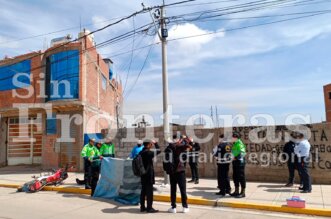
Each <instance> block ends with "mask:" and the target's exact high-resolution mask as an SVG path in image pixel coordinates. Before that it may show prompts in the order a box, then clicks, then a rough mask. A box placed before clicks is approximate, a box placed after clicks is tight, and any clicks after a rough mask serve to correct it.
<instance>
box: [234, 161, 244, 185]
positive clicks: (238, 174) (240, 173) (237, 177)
mask: <svg viewBox="0 0 331 219" xmlns="http://www.w3.org/2000/svg"><path fill="white" fill-rule="evenodd" d="M232 168H233V182H234V186H235V187H236V188H238V187H239V185H240V186H241V188H242V189H245V188H246V176H245V163H244V162H243V163H242V162H240V161H239V160H234V161H233V162H232Z"/></svg>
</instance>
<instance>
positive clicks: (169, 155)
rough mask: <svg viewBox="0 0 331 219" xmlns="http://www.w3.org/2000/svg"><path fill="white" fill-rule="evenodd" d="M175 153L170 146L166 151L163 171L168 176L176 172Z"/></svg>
mask: <svg viewBox="0 0 331 219" xmlns="http://www.w3.org/2000/svg"><path fill="white" fill-rule="evenodd" d="M174 156H175V153H174V148H173V146H170V145H169V146H168V147H166V149H165V150H164V161H163V170H164V171H165V172H166V173H167V174H173V173H175V172H176V165H175V157H174Z"/></svg>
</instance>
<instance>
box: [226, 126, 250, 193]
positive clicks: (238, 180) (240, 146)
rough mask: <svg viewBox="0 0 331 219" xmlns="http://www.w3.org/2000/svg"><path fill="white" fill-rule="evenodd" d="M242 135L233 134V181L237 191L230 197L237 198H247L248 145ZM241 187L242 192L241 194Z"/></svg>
mask: <svg viewBox="0 0 331 219" xmlns="http://www.w3.org/2000/svg"><path fill="white" fill-rule="evenodd" d="M240 137H241V136H240V133H238V132H233V134H232V141H233V146H232V156H233V161H232V168H233V181H234V185H235V191H234V192H233V193H231V194H230V195H231V196H233V197H236V198H244V197H246V194H245V192H246V191H245V190H246V176H245V155H246V145H245V144H244V143H243V142H242V141H241V139H240ZM239 186H241V191H240V193H239Z"/></svg>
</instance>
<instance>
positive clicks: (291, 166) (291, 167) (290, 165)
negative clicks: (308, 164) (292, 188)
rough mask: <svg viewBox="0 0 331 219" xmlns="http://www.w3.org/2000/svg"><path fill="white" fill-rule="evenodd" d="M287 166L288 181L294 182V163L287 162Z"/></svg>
mask: <svg viewBox="0 0 331 219" xmlns="http://www.w3.org/2000/svg"><path fill="white" fill-rule="evenodd" d="M287 168H288V183H292V184H293V183H294V172H295V169H296V164H295V163H292V162H288V163H287Z"/></svg>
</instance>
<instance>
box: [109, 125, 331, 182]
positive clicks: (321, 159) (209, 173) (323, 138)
mask: <svg viewBox="0 0 331 219" xmlns="http://www.w3.org/2000/svg"><path fill="white" fill-rule="evenodd" d="M253 128H256V127H240V128H236V130H237V131H239V132H240V133H241V134H242V136H243V137H242V140H243V141H244V143H245V144H246V146H247V152H248V154H247V156H249V155H250V153H256V154H257V155H258V156H260V155H261V153H267V154H270V155H271V156H272V155H277V156H279V155H280V153H281V152H282V149H283V146H284V144H285V142H284V134H285V133H287V132H288V130H287V129H286V127H284V126H277V127H275V129H276V130H277V131H276V136H278V135H279V134H280V135H282V140H281V141H280V142H279V143H271V142H269V141H268V140H266V141H263V142H261V143H252V142H251V141H250V140H249V138H248V134H249V132H250V130H252V129H253ZM310 129H311V132H312V136H311V138H310V139H309V141H310V143H311V146H312V149H311V152H312V154H313V156H312V158H313V159H314V162H313V163H311V165H310V172H311V175H312V180H313V183H322V184H330V183H331V124H330V123H328V124H325V123H323V124H313V125H311V128H310ZM128 131H129V132H130V131H132V130H125V129H124V130H119V131H118V132H117V139H114V142H115V145H116V156H117V157H120V158H127V157H128V155H129V153H130V151H131V149H132V148H133V146H134V145H136V142H121V141H119V139H120V138H121V137H123V138H125V137H126V135H127V133H128ZM150 131H151V129H150ZM176 131H180V132H181V133H185V130H184V127H178V128H177V127H176V128H175V129H174V132H176ZM223 132H224V130H223V129H197V130H195V134H196V136H197V137H198V138H203V137H205V136H207V135H208V134H210V133H213V134H214V137H213V138H212V139H211V140H210V141H209V142H207V143H203V144H201V148H202V149H201V151H202V152H205V153H207V154H210V153H211V152H212V149H213V147H214V146H216V145H217V144H218V136H219V134H221V133H223ZM153 133H154V135H155V137H156V138H159V142H163V131H162V128H154V130H153ZM134 135H135V136H136V137H137V138H142V139H143V138H145V136H146V134H145V130H144V129H138V128H137V129H135V132H134ZM164 148H165V147H164V146H163V145H161V149H162V151H163V150H164ZM159 157H160V158H161V157H162V155H159ZM160 158H159V159H157V163H156V165H155V169H156V173H157V175H159V176H163V172H162V161H161V159H160ZM208 159H210V160H212V162H203V163H200V164H199V172H200V175H201V177H206V178H216V174H217V165H216V163H215V161H214V159H213V158H210V157H209V158H208ZM271 160H272V159H271ZM187 176H188V177H189V176H190V170H189V167H187ZM246 176H247V179H248V180H250V181H261V182H283V183H285V182H286V181H287V178H288V171H287V166H286V163H280V162H278V161H276V162H272V161H271V162H270V165H268V166H264V165H263V164H262V163H261V162H259V163H254V162H249V161H247V167H246ZM296 179H298V176H297V173H296Z"/></svg>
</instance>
